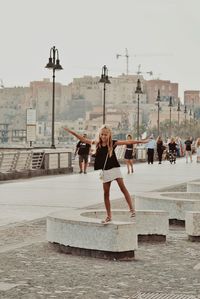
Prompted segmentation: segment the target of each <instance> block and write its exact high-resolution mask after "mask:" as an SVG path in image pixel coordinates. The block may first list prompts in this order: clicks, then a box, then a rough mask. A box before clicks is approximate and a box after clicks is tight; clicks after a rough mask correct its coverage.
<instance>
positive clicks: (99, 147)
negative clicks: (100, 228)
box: [64, 125, 147, 224]
mask: <svg viewBox="0 0 200 299" xmlns="http://www.w3.org/2000/svg"><path fill="white" fill-rule="evenodd" d="M64 130H66V131H67V132H69V133H70V134H72V135H74V136H75V137H76V138H78V139H79V140H81V141H82V142H85V143H88V144H91V145H95V153H94V157H95V161H94V169H95V170H98V169H102V170H103V190H104V203H105V207H106V212H107V217H106V219H105V220H104V221H102V223H104V224H107V223H109V222H110V221H112V214H111V206H110V187H111V182H112V181H113V180H116V181H117V183H118V186H119V188H120V190H121V191H122V193H123V194H124V197H125V199H126V201H127V204H128V206H129V209H130V212H131V217H134V216H135V209H134V208H133V205H132V199H131V196H130V194H129V192H128V190H127V189H126V187H125V185H124V181H123V177H122V174H121V171H120V165H119V162H118V160H117V157H116V154H115V148H116V146H117V145H127V144H138V143H146V142H147V141H140V140H137V141H136V140H132V139H131V140H113V139H112V132H111V130H110V128H109V127H108V126H106V125H103V126H102V127H101V128H100V131H99V136H98V139H97V140H90V139H86V138H84V137H83V136H81V135H79V134H77V133H76V132H74V131H72V130H70V129H67V128H64Z"/></svg>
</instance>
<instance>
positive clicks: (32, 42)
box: [0, 0, 200, 98]
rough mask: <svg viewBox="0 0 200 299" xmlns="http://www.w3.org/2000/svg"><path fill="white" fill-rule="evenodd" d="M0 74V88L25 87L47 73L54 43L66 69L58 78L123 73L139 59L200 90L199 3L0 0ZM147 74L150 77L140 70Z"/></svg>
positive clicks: (132, 69) (174, 0) (157, 73)
mask: <svg viewBox="0 0 200 299" xmlns="http://www.w3.org/2000/svg"><path fill="white" fill-rule="evenodd" d="M0 9H1V18H0V25H1V27H0V28H1V52H0V78H2V79H3V82H4V85H5V86H29V82H30V81H35V80H42V79H43V78H52V72H51V71H49V70H47V69H45V68H44V66H45V65H46V63H47V61H48V58H49V51H50V48H51V47H52V46H54V45H55V46H56V47H57V48H58V50H59V55H60V63H61V65H62V66H63V68H64V70H63V71H60V72H57V73H56V80H57V81H58V82H61V83H63V84H68V83H70V82H71V81H72V79H73V78H75V77H81V76H83V75H94V76H95V75H100V74H101V68H102V66H103V65H104V64H106V65H107V66H108V69H109V74H110V75H111V76H117V75H120V74H121V73H125V72H126V59H125V57H120V58H119V59H116V54H117V53H119V54H122V55H125V48H127V49H128V52H129V55H130V59H129V72H130V74H133V73H135V72H136V71H137V67H138V65H139V64H141V70H142V71H144V72H147V71H153V73H154V75H153V78H156V77H158V76H159V78H160V79H163V80H171V81H173V82H177V83H179V87H180V88H179V91H180V92H179V94H180V96H181V98H182V97H183V90H186V89H198V90H200V80H199V79H200V32H199V29H200V1H199V0H0ZM145 78H146V79H150V78H151V77H149V75H148V74H145Z"/></svg>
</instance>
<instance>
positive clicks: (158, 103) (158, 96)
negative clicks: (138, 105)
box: [156, 89, 160, 136]
mask: <svg viewBox="0 0 200 299" xmlns="http://www.w3.org/2000/svg"><path fill="white" fill-rule="evenodd" d="M156 102H157V105H158V120H157V121H158V136H159V135H160V89H158V95H157V99H156Z"/></svg>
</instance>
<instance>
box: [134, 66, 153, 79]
mask: <svg viewBox="0 0 200 299" xmlns="http://www.w3.org/2000/svg"><path fill="white" fill-rule="evenodd" d="M136 73H137V74H138V75H141V74H149V76H153V72H152V71H149V72H142V71H141V64H139V65H138V70H137V72H136Z"/></svg>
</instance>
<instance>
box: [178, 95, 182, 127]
mask: <svg viewBox="0 0 200 299" xmlns="http://www.w3.org/2000/svg"><path fill="white" fill-rule="evenodd" d="M177 111H178V128H179V124H180V111H181V103H180V100H179V101H178V108H177Z"/></svg>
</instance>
